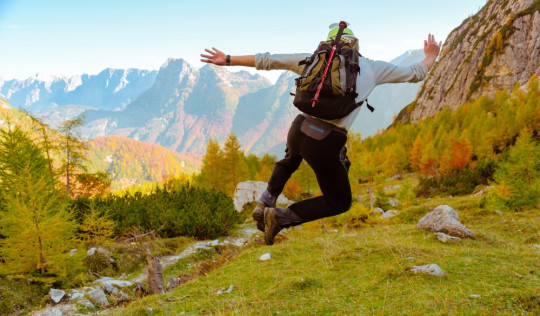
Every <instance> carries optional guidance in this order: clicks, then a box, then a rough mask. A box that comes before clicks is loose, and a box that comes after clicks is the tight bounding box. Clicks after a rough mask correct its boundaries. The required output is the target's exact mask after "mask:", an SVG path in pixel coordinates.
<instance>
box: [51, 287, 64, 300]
mask: <svg viewBox="0 0 540 316" xmlns="http://www.w3.org/2000/svg"><path fill="white" fill-rule="evenodd" d="M64 295H66V292H64V291H62V290H58V289H50V290H49V296H50V297H51V299H52V300H53V302H55V303H58V302H60V301H61V300H62V298H63V297H64Z"/></svg>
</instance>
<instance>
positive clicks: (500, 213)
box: [494, 210, 503, 215]
mask: <svg viewBox="0 0 540 316" xmlns="http://www.w3.org/2000/svg"><path fill="white" fill-rule="evenodd" d="M494 212H495V213H497V214H499V215H503V212H501V211H499V210H495V211H494Z"/></svg>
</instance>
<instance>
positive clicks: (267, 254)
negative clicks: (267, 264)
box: [259, 253, 272, 261]
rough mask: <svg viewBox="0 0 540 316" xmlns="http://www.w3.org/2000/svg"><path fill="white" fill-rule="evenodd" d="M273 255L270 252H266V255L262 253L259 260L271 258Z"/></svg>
mask: <svg viewBox="0 0 540 316" xmlns="http://www.w3.org/2000/svg"><path fill="white" fill-rule="evenodd" d="M271 258H272V257H270V253H265V254H264V255H262V256H261V257H260V258H259V260H261V261H266V260H270V259H271Z"/></svg>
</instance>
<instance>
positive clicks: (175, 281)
mask: <svg viewBox="0 0 540 316" xmlns="http://www.w3.org/2000/svg"><path fill="white" fill-rule="evenodd" d="M180 284H182V283H181V280H180V278H176V277H170V278H169V283H168V284H167V289H168V290H169V291H170V290H172V289H174V288H176V287H179V286H180Z"/></svg>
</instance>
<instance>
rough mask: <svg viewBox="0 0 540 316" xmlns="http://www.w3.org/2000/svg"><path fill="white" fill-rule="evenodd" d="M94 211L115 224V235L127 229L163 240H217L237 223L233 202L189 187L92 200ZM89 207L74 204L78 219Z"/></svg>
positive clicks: (224, 196) (222, 194)
mask: <svg viewBox="0 0 540 316" xmlns="http://www.w3.org/2000/svg"><path fill="white" fill-rule="evenodd" d="M94 203H95V208H96V209H98V210H101V211H102V212H103V213H105V212H107V213H108V214H109V217H110V219H112V220H114V221H115V223H116V234H121V233H123V232H124V231H126V230H128V229H129V228H130V227H140V228H141V229H143V230H144V231H152V230H153V231H155V232H156V233H157V234H159V235H160V236H162V237H176V236H193V237H196V238H201V239H205V238H216V237H218V236H220V235H226V234H228V233H229V231H230V230H231V229H232V228H233V226H234V225H235V224H237V223H238V222H239V221H240V214H239V213H238V212H237V211H236V210H235V209H234V205H233V202H232V199H231V198H230V197H228V196H227V195H225V194H224V193H222V192H219V191H216V190H214V189H204V188H196V187H193V186H191V185H190V184H184V185H181V186H176V187H174V188H157V189H155V190H153V191H152V192H151V193H149V194H147V195H143V194H142V193H140V192H136V193H135V194H125V195H123V196H114V195H108V196H106V197H102V198H101V197H98V198H95V199H94ZM87 204H88V203H86V202H84V201H81V200H78V201H75V202H74V206H75V208H76V209H77V213H78V217H79V218H84V214H85V213H86V212H88V211H89V210H88V207H87V206H85V205H87Z"/></svg>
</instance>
